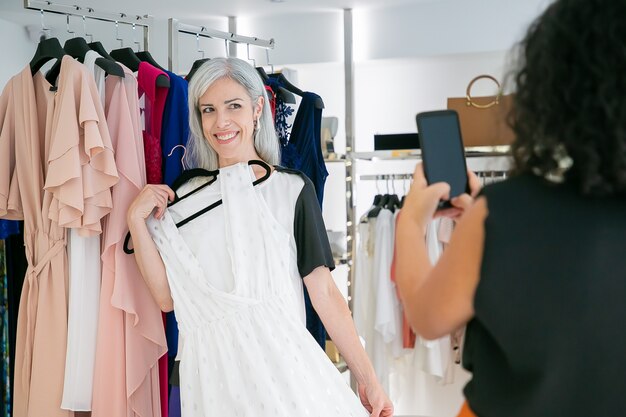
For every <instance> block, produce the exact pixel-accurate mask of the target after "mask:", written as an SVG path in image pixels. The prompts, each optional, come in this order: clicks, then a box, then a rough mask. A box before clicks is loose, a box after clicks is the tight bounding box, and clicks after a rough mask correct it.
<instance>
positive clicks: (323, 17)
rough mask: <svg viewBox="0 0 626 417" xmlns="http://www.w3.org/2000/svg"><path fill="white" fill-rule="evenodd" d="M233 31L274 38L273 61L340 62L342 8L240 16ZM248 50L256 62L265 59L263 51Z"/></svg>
mask: <svg viewBox="0 0 626 417" xmlns="http://www.w3.org/2000/svg"><path fill="white" fill-rule="evenodd" d="M237 32H238V33H240V34H242V35H248V36H256V37H259V38H262V39H270V38H274V40H275V41H276V48H275V49H274V50H271V51H270V60H271V62H272V63H274V64H281V65H285V64H296V63H297V64H310V63H320V62H343V11H340V10H338V11H335V12H332V11H331V12H325V13H306V14H289V15H278V16H269V17H261V18H240V19H237ZM250 52H251V53H252V54H253V55H252V56H253V57H254V58H256V59H257V62H265V61H266V58H265V52H264V51H260V50H258V48H251V51H250ZM244 54H245V52H244ZM243 57H245V55H243Z"/></svg>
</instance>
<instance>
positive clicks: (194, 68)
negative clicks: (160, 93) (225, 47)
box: [185, 58, 211, 81]
mask: <svg viewBox="0 0 626 417" xmlns="http://www.w3.org/2000/svg"><path fill="white" fill-rule="evenodd" d="M210 59H211V58H201V59H196V60H195V61H194V62H193V65H192V66H191V69H190V70H189V73H187V76H186V77H185V80H187V81H191V77H193V76H194V74H195V73H196V71H198V68H200V67H201V66H202V64H204V63H205V62H207V61H209V60H210Z"/></svg>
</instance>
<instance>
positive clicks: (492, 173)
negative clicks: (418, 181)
mask: <svg viewBox="0 0 626 417" xmlns="http://www.w3.org/2000/svg"><path fill="white" fill-rule="evenodd" d="M474 174H476V175H477V176H478V177H479V178H506V177H507V176H508V174H509V171H501V170H486V171H474ZM359 179H360V180H361V181H372V180H375V181H386V180H412V179H413V174H378V175H361V176H360V177H359Z"/></svg>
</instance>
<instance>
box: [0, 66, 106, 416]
mask: <svg viewBox="0 0 626 417" xmlns="http://www.w3.org/2000/svg"><path fill="white" fill-rule="evenodd" d="M51 87H52V86H51V85H50V84H49V83H48V82H47V81H46V80H45V78H44V77H43V75H42V74H41V73H37V74H35V76H34V77H33V76H31V73H30V68H29V67H28V66H27V67H26V68H25V69H24V70H23V71H22V72H21V73H19V74H18V75H16V76H14V77H13V78H12V79H11V80H10V81H9V82H8V83H7V85H6V87H5V89H4V91H3V93H2V96H0V158H2V160H1V161H0V217H3V218H8V219H23V220H24V229H25V233H24V241H25V242H24V244H25V250H26V257H27V260H28V264H29V267H28V270H27V272H26V277H25V280H24V286H23V288H22V295H21V300H20V306H19V313H18V329H17V341H16V357H15V376H14V378H15V379H14V396H13V415H14V416H15V417H41V416H46V417H71V416H73V415H74V413H73V412H71V411H67V410H62V409H61V408H60V405H61V397H62V394H63V379H64V369H65V351H66V339H67V302H68V300H67V290H68V288H67V282H68V270H67V261H66V252H65V244H66V230H65V229H64V228H63V227H62V226H68V227H69V226H71V227H76V228H78V229H79V230H80V231H81V233H83V234H85V235H92V234H97V233H99V231H100V230H101V225H100V219H101V217H102V216H104V215H106V214H107V213H108V212H109V211H110V210H111V196H110V187H111V186H112V185H113V184H115V183H116V182H117V179H118V178H117V170H116V168H115V162H114V159H113V151H112V149H111V142H110V138H109V134H108V129H107V126H106V121H105V118H104V113H103V109H102V106H101V104H100V99H99V96H98V92H97V89H96V86H95V82H94V80H93V77H92V76H91V75H90V74H89V73H88V72H87V69H86V68H85V67H84V66H83V65H82V64H80V63H78V62H77V61H75V60H74V59H72V58H71V57H69V56H66V57H64V58H63V59H62V62H61V72H60V77H59V83H58V90H57V91H56V92H53V91H50V88H51Z"/></svg>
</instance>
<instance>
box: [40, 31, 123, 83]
mask: <svg viewBox="0 0 626 417" xmlns="http://www.w3.org/2000/svg"><path fill="white" fill-rule="evenodd" d="M63 49H64V50H65V52H66V53H67V54H68V55H70V56H71V57H72V58H76V59H77V60H78V61H79V62H81V63H82V62H85V55H86V54H87V52H89V51H91V50H92V49H91V48H90V47H89V45H87V41H86V40H85V39H84V38H70V39H68V40H67V41H65V44H64V45H63ZM96 65H97V66H98V67H100V68H102V69H103V70H104V72H105V73H107V74H109V75H114V76H116V77H121V78H124V69H123V68H122V67H120V66H119V64H117V63H116V62H115V61H110V60H108V59H106V58H96ZM60 71H61V63H60V62H57V63H55V64H54V66H53V67H52V68H51V69H50V71H48V73H47V74H46V79H47V80H48V81H49V82H50V83H53V82H54V80H56V79H57V77H58V76H59V72H60Z"/></svg>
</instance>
